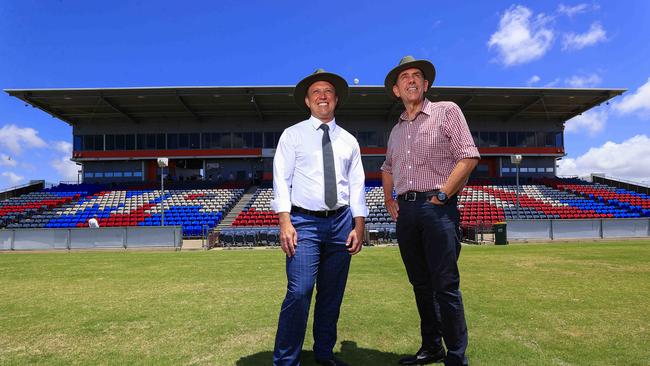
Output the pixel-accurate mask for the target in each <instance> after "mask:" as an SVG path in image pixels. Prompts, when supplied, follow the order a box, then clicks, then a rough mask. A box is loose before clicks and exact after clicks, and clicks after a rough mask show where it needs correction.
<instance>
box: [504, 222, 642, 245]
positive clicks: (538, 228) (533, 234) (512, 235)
mask: <svg viewBox="0 0 650 366" xmlns="http://www.w3.org/2000/svg"><path fill="white" fill-rule="evenodd" d="M506 230H507V231H506V233H507V237H508V240H509V241H510V240H513V241H527V240H529V241H532V240H564V239H613V238H645V237H650V219H648V218H639V219H587V220H556V219H553V220H506Z"/></svg>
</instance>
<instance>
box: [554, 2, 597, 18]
mask: <svg viewBox="0 0 650 366" xmlns="http://www.w3.org/2000/svg"><path fill="white" fill-rule="evenodd" d="M598 9H600V6H598V5H597V4H594V5H589V4H585V3H582V4H578V5H574V6H568V5H564V4H560V5H559V6H558V7H557V12H558V13H560V14H564V15H566V16H568V17H569V18H572V17H573V16H575V15H577V14H580V13H586V12H588V11H590V10H598Z"/></svg>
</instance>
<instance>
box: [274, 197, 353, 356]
mask: <svg viewBox="0 0 650 366" xmlns="http://www.w3.org/2000/svg"><path fill="white" fill-rule="evenodd" d="M291 223H292V224H293V226H294V228H295V229H296V232H297V233H298V246H297V247H296V253H295V255H294V256H293V257H291V258H287V260H286V271H287V294H286V296H285V298H284V302H283V303H282V308H281V309H280V320H279V321H278V331H277V333H276V336H275V350H274V351H273V364H274V365H276V366H279V365H283V366H285V365H300V351H301V349H302V345H303V342H304V340H305V331H306V330H307V318H308V316H309V306H310V303H311V297H312V291H313V288H314V284H316V305H315V308H314V330H313V333H314V356H315V357H316V359H319V360H327V359H330V358H332V357H333V353H332V350H333V348H334V345H335V344H336V323H337V322H338V319H339V312H340V308H341V302H342V301H343V293H344V292H345V284H346V282H347V278H348V270H349V269H350V257H351V256H350V253H349V252H348V250H347V247H346V246H345V241H346V240H347V238H348V235H349V234H350V231H352V228H353V219H352V214H351V212H350V210H349V209H348V210H345V211H343V212H341V213H340V214H338V215H336V216H333V217H328V218H318V217H314V216H310V215H306V214H301V213H294V214H291Z"/></svg>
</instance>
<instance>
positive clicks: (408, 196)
mask: <svg viewBox="0 0 650 366" xmlns="http://www.w3.org/2000/svg"><path fill="white" fill-rule="evenodd" d="M417 198H418V193H417V192H406V193H405V194H404V201H409V202H414V201H415V200H417Z"/></svg>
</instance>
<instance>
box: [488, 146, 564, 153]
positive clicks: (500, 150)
mask: <svg viewBox="0 0 650 366" xmlns="http://www.w3.org/2000/svg"><path fill="white" fill-rule="evenodd" d="M478 151H479V152H480V153H481V154H490V155H510V154H544V155H563V154H564V148H561V147H481V148H479V149H478Z"/></svg>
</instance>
